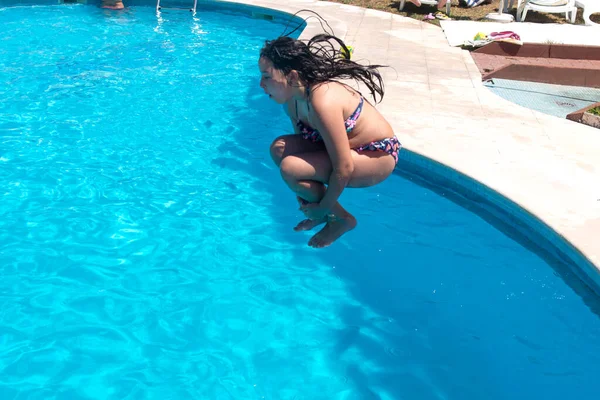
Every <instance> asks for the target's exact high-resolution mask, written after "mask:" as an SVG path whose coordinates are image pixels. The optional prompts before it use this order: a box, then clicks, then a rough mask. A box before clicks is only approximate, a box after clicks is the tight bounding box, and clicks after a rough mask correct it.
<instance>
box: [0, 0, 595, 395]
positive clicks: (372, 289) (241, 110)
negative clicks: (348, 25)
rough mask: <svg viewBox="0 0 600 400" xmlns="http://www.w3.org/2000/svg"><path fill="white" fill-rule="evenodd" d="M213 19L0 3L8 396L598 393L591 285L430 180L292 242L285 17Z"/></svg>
mask: <svg viewBox="0 0 600 400" xmlns="http://www.w3.org/2000/svg"><path fill="white" fill-rule="evenodd" d="M0 4H2V3H0ZM217 11H218V10H211V11H208V12H207V11H204V12H203V11H202V10H200V13H199V15H198V16H197V19H193V18H192V17H191V16H190V15H189V13H187V12H182V13H174V12H171V13H167V12H165V13H163V14H162V18H161V19H157V18H156V16H155V15H154V10H153V9H152V8H151V7H133V8H132V9H131V10H130V11H129V12H123V13H117V14H106V13H105V12H103V11H101V10H99V9H97V8H95V7H91V6H54V7H50V6H45V7H33V8H32V7H23V8H14V7H10V8H3V9H0V18H1V19H2V21H3V29H4V31H5V33H4V38H3V39H4V40H3V42H2V43H1V44H0V71H2V74H1V75H0V98H2V99H3V102H2V103H1V104H0V187H2V189H3V193H2V194H3V196H2V202H1V203H0V213H1V215H2V218H1V219H0V268H1V269H0V271H1V273H2V277H3V279H2V280H1V281H0V294H1V296H0V299H1V310H2V311H1V314H0V333H1V334H0V371H1V374H0V397H1V398H2V399H21V398H42V399H49V398H53V397H54V398H57V399H74V398H76V399H79V398H81V399H109V398H110V399H113V398H114V399H123V398H132V399H134V398H135V399H146V398H148V399H189V398H198V399H236V400H237V399H262V398H265V399H296V400H299V399H368V398H380V399H386V400H387V399H401V398H411V399H440V398H446V399H484V398H485V399H507V398H510V399H525V398H528V399H529V398H544V399H567V398H573V397H574V396H575V395H576V396H578V397H582V398H584V397H590V398H591V397H592V396H594V395H595V393H596V392H597V384H596V383H595V378H596V376H595V375H597V372H598V365H600V362H599V361H600V355H599V354H600V352H599V350H600V319H599V318H598V309H599V307H598V306H599V305H600V303H599V302H598V300H597V298H596V297H595V296H593V295H592V294H591V292H590V291H589V290H588V289H586V288H585V287H583V286H582V285H580V283H578V281H577V280H576V278H573V277H570V276H569V274H568V272H565V268H564V266H563V265H562V264H561V262H560V261H556V260H553V259H552V258H550V257H544V256H543V253H542V252H532V251H531V249H530V248H529V247H528V246H526V245H524V244H520V243H517V242H515V241H513V240H512V239H511V238H510V237H509V236H507V235H506V234H504V233H503V232H501V231H499V230H498V229H496V228H494V227H493V226H491V225H489V223H488V222H486V221H485V220H484V219H482V218H481V217H480V216H478V215H476V214H473V213H471V212H469V211H468V210H467V209H465V208H463V207H461V206H459V205H457V204H456V203H455V202H452V201H450V199H449V198H448V197H445V196H443V195H441V194H440V192H439V190H435V188H430V187H427V186H423V185H417V184H416V183H414V182H413V181H411V180H410V179H406V178H405V177H403V176H401V175H400V174H397V175H394V176H392V177H391V178H390V179H389V180H387V181H386V182H385V183H383V184H382V185H379V186H377V187H374V188H370V189H366V190H349V191H347V192H346V193H344V195H343V197H342V201H343V202H344V205H345V206H346V207H347V208H348V210H350V211H351V212H353V213H354V214H355V215H356V216H357V218H358V221H359V225H358V227H357V229H355V230H354V231H353V232H351V233H349V234H348V235H346V236H345V237H344V238H342V239H341V240H340V241H339V242H338V243H336V244H335V245H334V246H332V247H331V248H327V249H324V250H314V249H311V248H308V247H307V246H306V242H307V241H308V239H309V237H310V234H304V233H301V234H300V233H295V232H293V231H292V230H291V228H292V227H293V226H294V225H295V223H296V222H297V221H298V220H299V219H301V218H302V216H301V215H300V213H299V212H297V211H296V207H295V200H294V197H293V196H292V195H291V194H290V193H289V192H288V190H287V188H286V187H285V186H284V184H283V183H282V182H281V181H280V178H279V174H278V172H277V170H276V169H275V168H274V167H273V166H272V165H271V162H270V160H269V156H268V146H269V144H270V142H271V140H272V139H273V138H274V137H276V136H277V135H279V134H281V133H284V132H286V131H287V130H288V129H289V123H288V122H286V121H285V119H284V117H283V114H282V112H281V109H280V108H278V107H277V106H276V105H274V104H273V103H272V102H270V100H269V99H267V98H266V97H265V96H264V94H262V91H261V90H260V88H259V87H258V79H259V75H258V71H257V67H256V54H257V53H258V49H259V48H260V47H261V45H262V43H263V41H264V39H265V38H271V37H274V36H276V35H278V34H280V33H281V31H282V30H283V26H282V25H280V24H276V23H271V22H268V21H264V20H257V19H250V18H248V17H247V15H245V14H239V15H238V14H235V13H231V12H230V11H229V12H227V13H225V12H222V11H218V12H217ZM563 278H564V279H563Z"/></svg>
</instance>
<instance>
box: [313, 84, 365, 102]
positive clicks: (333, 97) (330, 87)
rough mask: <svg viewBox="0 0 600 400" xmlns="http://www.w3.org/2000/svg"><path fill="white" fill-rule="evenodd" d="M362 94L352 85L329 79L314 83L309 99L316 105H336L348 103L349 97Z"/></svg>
mask: <svg viewBox="0 0 600 400" xmlns="http://www.w3.org/2000/svg"><path fill="white" fill-rule="evenodd" d="M357 96H360V94H359V93H358V92H357V91H356V90H354V89H353V88H352V87H350V86H348V85H346V84H344V83H341V82H337V81H327V82H322V83H318V84H316V85H314V86H313V87H311V89H310V93H309V100H310V103H311V104H312V105H314V106H315V107H317V108H318V107H319V106H320V105H321V106H327V107H331V106H335V105H340V106H343V105H344V104H346V103H348V102H349V101H350V100H349V98H354V97H357Z"/></svg>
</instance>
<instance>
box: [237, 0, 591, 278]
mask: <svg viewBox="0 0 600 400" xmlns="http://www.w3.org/2000/svg"><path fill="white" fill-rule="evenodd" d="M234 2H239V3H245V4H251V5H256V6H261V7H268V8H272V9H276V10H280V11H285V12H289V13H294V12H296V11H298V10H300V9H311V10H314V11H316V12H318V13H319V14H320V15H322V16H323V17H324V18H325V19H326V20H327V21H328V22H329V24H330V25H331V26H332V28H333V29H334V31H335V33H336V35H338V36H339V37H341V38H343V39H344V40H345V41H346V43H348V44H350V45H352V46H354V48H355V59H357V60H361V59H363V60H367V61H369V62H371V63H382V64H386V65H390V66H391V67H393V69H384V70H382V72H383V73H384V74H385V75H384V78H385V79H386V80H385V84H386V93H385V98H384V101H383V102H382V103H381V104H380V105H379V106H378V109H379V110H380V111H381V112H382V113H383V114H384V115H385V116H386V117H387V118H388V119H389V120H390V121H391V122H392V124H393V126H394V128H395V131H396V134H397V135H398V136H399V138H400V140H401V142H402V143H403V145H404V146H405V149H407V150H409V151H408V152H407V151H404V152H403V160H404V162H405V163H407V164H413V165H414V164H415V163H420V165H421V166H422V167H423V166H424V167H425V168H427V169H435V168H437V169H438V171H437V172H438V173H439V171H440V168H439V165H438V167H433V165H434V164H435V163H423V162H422V158H421V157H418V156H417V155H422V156H424V157H426V158H428V159H433V160H436V161H437V162H439V163H440V164H442V165H445V166H448V167H450V168H452V169H454V170H456V171H458V172H460V173H462V174H464V175H467V176H468V177H471V178H473V179H474V180H476V181H479V182H481V183H483V184H484V185H485V186H487V187H489V188H491V189H493V190H494V191H496V192H498V193H500V194H501V195H503V196H505V197H507V198H508V199H511V200H512V201H514V202H515V203H516V204H518V205H519V206H520V207H522V208H523V209H524V210H525V211H522V210H519V209H518V207H515V205H514V204H511V202H506V201H500V203H503V204H502V206H503V208H504V209H505V210H509V211H511V210H512V211H511V213H517V214H520V215H519V218H522V217H525V216H526V215H527V214H528V213H529V214H531V215H533V216H535V217H537V218H539V219H540V220H541V221H543V222H544V223H545V224H547V225H548V226H549V227H550V228H552V229H553V230H554V231H556V232H557V233H558V234H559V236H562V237H564V238H565V239H566V240H567V241H568V242H570V243H571V244H572V245H573V246H574V247H575V248H576V250H578V251H579V252H580V253H581V254H579V253H578V252H577V251H576V250H575V249H573V248H571V247H570V246H568V245H566V244H565V243H562V241H560V240H556V238H554V239H553V238H552V236H553V235H552V234H551V231H549V230H547V229H545V227H544V226H543V224H539V223H536V222H535V221H534V220H532V221H528V222H527V224H528V225H529V226H530V227H534V228H535V229H536V230H537V231H538V232H539V233H541V235H542V236H545V237H546V238H547V240H548V241H550V242H553V244H554V245H555V246H556V247H557V248H558V249H559V250H560V251H561V252H562V253H563V255H567V256H568V257H569V258H570V259H571V260H575V262H576V263H577V264H579V266H580V267H582V269H583V270H584V271H585V272H586V274H587V278H591V279H592V280H593V281H595V282H596V283H597V285H596V286H597V287H596V290H597V288H598V287H600V273H599V272H598V270H600V131H599V130H597V129H593V128H590V127H587V126H585V125H581V124H577V123H574V122H571V121H568V120H566V119H560V118H556V117H552V116H549V115H545V114H542V113H539V112H536V111H532V110H529V109H526V108H523V107H520V106H518V105H515V104H513V103H510V102H508V101H506V100H503V99H502V98H500V97H498V96H496V95H494V94H492V93H491V92H490V91H489V90H488V89H486V88H485V87H484V86H483V85H482V83H481V75H480V73H479V70H478V68H477V66H476V65H475V63H474V62H473V59H472V58H471V56H470V54H469V53H468V52H467V51H463V50H461V49H459V48H455V47H450V46H449V45H448V42H447V40H446V38H445V36H444V33H443V32H442V30H441V29H440V28H438V27H436V26H434V25H431V24H428V23H424V22H421V21H416V20H413V19H409V18H405V17H401V16H398V15H393V14H390V13H385V12H380V11H375V10H367V9H362V8H358V7H354V6H347V5H343V4H338V3H329V2H321V1H313V0H288V1H285V2H283V1H280V0H250V1H241V0H234ZM282 3H285V4H282ZM308 15H309V14H302V16H303V17H305V18H306V17H307V16H308ZM321 32H322V28H321V25H320V24H319V22H318V21H317V20H316V19H315V18H311V19H309V20H308V26H307V28H306V29H305V30H304V31H303V33H302V35H301V38H309V37H311V36H312V35H314V34H316V33H321ZM414 153H416V154H414ZM419 160H421V161H419ZM428 164H431V165H428ZM436 165H437V164H436ZM441 170H445V171H446V172H443V174H444V175H446V176H451V177H453V179H458V180H459V181H461V185H462V186H464V187H467V188H468V189H470V190H471V191H473V192H475V193H479V194H482V195H483V197H484V198H486V197H489V196H491V195H490V193H491V192H490V191H489V190H486V189H485V188H482V187H481V186H480V185H478V184H476V183H475V182H473V181H471V180H469V179H463V178H461V177H460V176H459V175H458V174H456V173H454V172H452V171H451V170H447V169H444V168H441ZM434 172H435V171H434ZM469 182H470V183H469ZM469 185H471V187H470V188H469ZM486 193H487V194H486ZM495 202H496V203H498V202H499V201H498V200H497V199H496V200H495ZM544 231H545V232H544ZM581 255H583V256H584V257H585V258H587V260H588V261H590V262H591V263H589V264H588V265H587V266H586V265H582V263H581V262H579V261H577V258H578V257H581ZM581 259H582V258H581ZM584 264H585V263H584Z"/></svg>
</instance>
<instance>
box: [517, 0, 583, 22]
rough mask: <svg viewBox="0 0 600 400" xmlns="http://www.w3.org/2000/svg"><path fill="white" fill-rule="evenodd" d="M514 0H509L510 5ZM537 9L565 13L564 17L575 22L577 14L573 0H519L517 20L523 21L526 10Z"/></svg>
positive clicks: (552, 12) (544, 11) (545, 11)
mask: <svg viewBox="0 0 600 400" xmlns="http://www.w3.org/2000/svg"><path fill="white" fill-rule="evenodd" d="M513 2H514V0H511V1H510V6H509V7H512V5H513ZM529 10H533V11H539V12H543V13H550V14H562V13H564V14H565V18H566V19H567V21H569V22H570V23H574V22H575V17H576V16H577V7H575V0H519V2H518V4H517V21H520V22H522V21H525V17H526V16H527V11H529Z"/></svg>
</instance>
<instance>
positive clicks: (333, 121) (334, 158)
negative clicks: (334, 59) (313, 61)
mask: <svg viewBox="0 0 600 400" xmlns="http://www.w3.org/2000/svg"><path fill="white" fill-rule="evenodd" d="M323 89H325V90H323ZM334 92H335V91H334V90H331V89H329V90H327V88H325V87H324V88H322V90H318V91H316V92H313V93H312V96H311V105H312V108H313V110H314V114H313V115H314V118H313V121H311V122H312V123H314V125H315V126H314V127H315V128H316V129H318V130H319V132H320V133H321V137H322V138H323V142H325V147H326V148H327V154H328V155H329V158H330V159H331V165H332V167H333V171H332V173H331V176H330V177H329V182H328V186H327V191H326V192H325V196H324V197H323V198H322V199H321V201H320V203H319V205H320V206H321V208H324V209H326V210H327V212H329V211H330V210H331V208H332V207H333V206H334V205H335V203H336V202H337V200H338V198H339V197H340V195H341V194H342V191H343V190H344V188H345V187H346V186H347V185H348V182H349V181H350V178H351V177H352V173H353V172H354V162H353V160H352V153H351V152H350V144H349V143H348V134H347V133H346V126H345V125H344V112H343V108H342V104H341V101H340V100H336V99H335V94H334ZM338 98H339V97H338Z"/></svg>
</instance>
